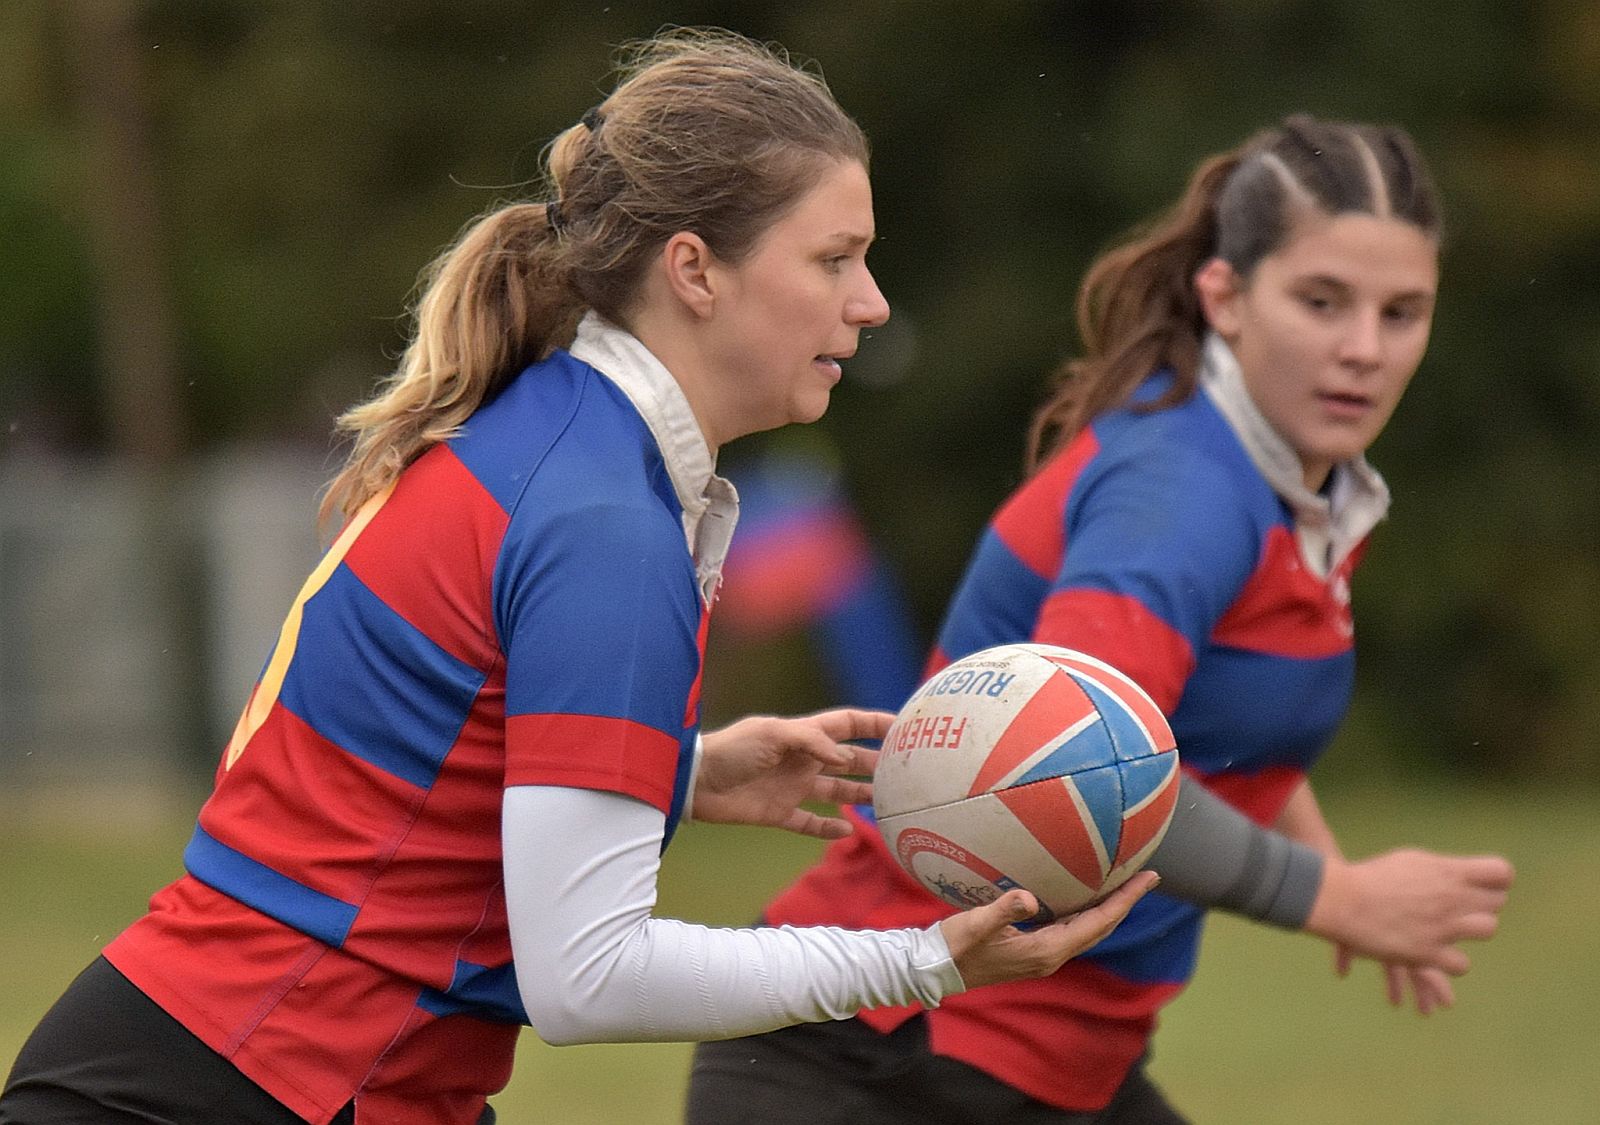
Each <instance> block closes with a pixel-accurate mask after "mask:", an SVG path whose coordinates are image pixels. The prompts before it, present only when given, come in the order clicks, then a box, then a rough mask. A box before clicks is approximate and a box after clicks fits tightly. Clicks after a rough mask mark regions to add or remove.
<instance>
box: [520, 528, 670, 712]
mask: <svg viewBox="0 0 1600 1125" xmlns="http://www.w3.org/2000/svg"><path fill="white" fill-rule="evenodd" d="M494 598H495V615H496V625H497V628H499V630H500V634H501V636H500V641H501V646H502V648H503V650H504V652H505V654H506V714H507V716H514V715H527V714H559V715H581V716H592V717H597V718H604V719H622V720H627V721H630V722H634V723H641V724H644V725H646V726H649V727H652V728H654V729H656V730H659V731H661V732H663V733H666V734H668V735H670V736H671V737H672V738H673V739H674V740H676V739H678V738H680V737H681V736H682V735H683V732H684V728H685V719H686V715H685V712H686V707H687V701H688V698H689V695H690V692H691V690H692V687H693V684H694V681H695V678H696V677H697V676H698V674H699V668H700V655H699V646H698V630H699V625H700V598H699V592H698V589H697V587H696V585H695V578H694V569H693V565H692V563H691V561H690V558H689V553H688V548H687V546H686V545H685V543H684V538H683V532H682V530H681V529H680V528H679V527H678V526H677V523H676V521H675V520H673V519H672V518H671V515H670V513H668V512H667V511H666V510H665V509H662V508H659V507H653V506H651V505H649V504H648V503H638V502H626V501H621V502H616V503H602V502H594V503H589V504H586V505H583V506H579V507H574V508H567V509H565V510H562V511H561V512H560V513H559V514H558V515H555V516H553V517H548V518H544V517H529V516H526V515H525V514H524V513H523V512H522V510H520V509H519V513H518V514H517V515H515V516H513V519H512V524H511V528H510V530H509V531H508V533H507V535H506V541H505V544H504V546H503V548H502V552H501V557H500V561H499V565H498V567H497V569H496V573H495V578H494Z"/></svg>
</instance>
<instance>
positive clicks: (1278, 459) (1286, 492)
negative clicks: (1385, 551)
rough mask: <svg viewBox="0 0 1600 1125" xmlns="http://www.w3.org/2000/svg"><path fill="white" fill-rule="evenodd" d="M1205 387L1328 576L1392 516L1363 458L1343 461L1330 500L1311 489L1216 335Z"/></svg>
mask: <svg viewBox="0 0 1600 1125" xmlns="http://www.w3.org/2000/svg"><path fill="white" fill-rule="evenodd" d="M1200 385H1201V386H1202V387H1203V388H1204V389H1205V392H1206V395H1207V396H1208V397H1209V398H1210V399H1211V402H1212V403H1213V404H1214V405H1215V406H1216V408H1217V410H1218V412H1219V413H1221V415H1222V417H1223V418H1224V419H1225V420H1226V421H1227V423H1228V425H1229V427H1230V428H1231V429H1232V430H1233V432H1234V434H1235V435H1236V436H1237V437H1238V439H1239V444H1240V445H1242V446H1244V449H1245V452H1246V453H1247V454H1249V457H1250V460H1251V461H1252V462H1253V463H1254V464H1255V466H1256V468H1257V469H1259V470H1260V472H1261V475H1262V476H1263V477H1265V478H1266V481H1267V484H1269V485H1270V486H1271V487H1272V490H1273V491H1274V492H1276V493H1277V494H1278V495H1279V496H1280V497H1282V498H1283V500H1284V502H1285V503H1286V504H1288V505H1289V508H1290V509H1291V510H1292V511H1293V512H1294V519H1295V531H1296V534H1297V535H1298V537H1299V539H1300V546H1301V553H1302V554H1303V555H1305V556H1306V561H1307V563H1309V564H1310V565H1311V566H1312V567H1313V568H1314V569H1315V570H1316V572H1317V573H1318V574H1321V575H1323V576H1324V577H1326V575H1327V574H1328V573H1329V572H1330V571H1331V570H1332V569H1333V568H1334V567H1335V566H1337V565H1338V564H1339V563H1340V562H1342V561H1343V560H1344V558H1345V556H1346V555H1348V554H1349V553H1350V551H1351V550H1352V549H1353V548H1354V547H1355V546H1356V544H1358V543H1360V542H1361V540H1362V539H1364V538H1366V536H1367V534H1368V533H1369V532H1370V531H1371V530H1372V529H1373V528H1374V527H1376V526H1377V525H1378V523H1379V521H1381V520H1382V519H1383V518H1384V516H1385V515H1387V514H1388V511H1389V486H1388V485H1387V484H1385V483H1384V480H1383V477H1382V476H1380V475H1379V474H1378V471H1377V470H1376V469H1374V468H1373V467H1372V466H1371V465H1370V464H1369V463H1368V462H1367V459H1366V458H1365V457H1363V456H1359V455H1358V456H1356V457H1353V458H1351V459H1350V460H1347V461H1340V462H1339V463H1338V464H1336V465H1334V466H1333V474H1332V478H1331V481H1330V484H1329V488H1328V489H1327V492H1326V494H1325V495H1324V494H1322V493H1317V492H1313V491H1312V490H1311V489H1309V488H1307V487H1306V482H1305V470H1304V469H1303V468H1302V466H1301V464H1300V458H1299V455H1297V454H1296V453H1295V451H1294V450H1293V449H1292V448H1291V447H1290V445H1289V443H1288V442H1287V441H1285V440H1284V439H1283V436H1282V435H1281V434H1279V433H1278V431H1277V430H1275V429H1273V428H1272V423H1270V422H1268V421H1267V419H1266V416H1265V415H1263V414H1262V413H1261V408H1260V407H1258V406H1257V405H1256V402H1255V399H1253V398H1251V397H1250V392H1249V390H1248V389H1247V388H1246V387H1245V385H1244V374H1243V373H1242V372H1241V371H1240V370H1239V361H1238V360H1237V359H1236V358H1234V354H1233V351H1232V350H1231V349H1230V348H1229V347H1228V345H1227V344H1226V343H1225V342H1224V341H1223V339H1222V337H1220V336H1218V335H1217V334H1216V333H1215V332H1210V333H1207V335H1206V339H1205V346H1204V348H1203V349H1202V350H1201V355H1200Z"/></svg>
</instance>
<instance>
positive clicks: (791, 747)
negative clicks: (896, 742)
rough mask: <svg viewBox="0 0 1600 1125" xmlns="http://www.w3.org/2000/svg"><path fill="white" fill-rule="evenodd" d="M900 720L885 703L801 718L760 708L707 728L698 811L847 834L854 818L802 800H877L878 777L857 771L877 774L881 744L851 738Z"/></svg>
mask: <svg viewBox="0 0 1600 1125" xmlns="http://www.w3.org/2000/svg"><path fill="white" fill-rule="evenodd" d="M893 721H894V716H893V715H891V714H889V713H888V712H886V711H861V710H856V709H853V708H841V709H839V710H836V711H822V712H819V713H818V714H815V715H804V716H801V717H799V718H794V719H780V718H774V717H771V716H766V715H760V716H753V717H751V718H748V719H740V720H739V721H738V722H736V723H733V724H731V725H729V726H726V727H723V728H722V729H721V730H719V731H711V732H708V733H706V734H705V735H703V736H702V738H701V747H700V770H699V773H698V775H697V777H696V779H695V787H694V794H693V809H692V813H691V815H692V816H693V818H694V819H695V820H703V821H707V822H711V823H719V824H755V825H760V826H763V827H770V828H786V829H788V830H789V831H790V832H798V833H800V834H801V835H803V836H816V837H818V838H819V839H823V840H837V839H839V838H840V837H843V836H848V835H850V833H851V831H852V828H851V825H850V822H849V821H848V820H845V819H843V818H842V817H836V816H820V815H818V814H817V813H814V812H811V811H810V810H808V809H803V808H801V807H800V806H801V804H802V803H804V802H806V801H824V802H827V803H829V804H835V805H851V804H858V803H861V802H865V801H870V800H872V785H871V784H870V783H869V782H866V781H857V780H852V778H853V777H867V776H870V775H871V774H872V771H873V769H874V768H875V767H876V765H877V763H878V752H877V751H876V750H869V749H867V748H866V747H864V746H854V745H851V744H850V742H849V741H848V740H850V739H858V738H866V739H878V738H882V737H883V736H884V735H885V734H887V733H888V731H889V724H890V723H891V722H893ZM841 775H842V776H841Z"/></svg>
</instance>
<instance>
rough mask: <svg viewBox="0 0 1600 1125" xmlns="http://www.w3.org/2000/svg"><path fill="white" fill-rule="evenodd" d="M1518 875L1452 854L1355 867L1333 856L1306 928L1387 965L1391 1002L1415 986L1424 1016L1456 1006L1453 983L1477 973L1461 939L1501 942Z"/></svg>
mask: <svg viewBox="0 0 1600 1125" xmlns="http://www.w3.org/2000/svg"><path fill="white" fill-rule="evenodd" d="M1514 874H1515V872H1514V871H1513V870H1512V867H1511V864H1510V863H1509V862H1508V861H1507V860H1505V859H1503V858H1502V857H1500V856H1493V855H1485V856H1448V855H1440V854H1438V853H1437V852H1428V851H1422V850H1421V849H1417V848H1402V849H1400V850H1398V851H1392V852H1385V853H1383V854H1382V855H1378V856H1373V857H1372V858H1370V859H1365V860H1361V861H1358V862H1354V863H1351V862H1349V861H1346V860H1342V859H1338V858H1336V857H1331V856H1330V857H1327V859H1326V862H1325V865H1324V867H1323V877H1322V887H1321V889H1320V890H1319V891H1318V892H1317V898H1316V901H1315V902H1314V903H1312V906H1311V915H1310V917H1309V918H1308V919H1307V920H1306V927H1305V928H1306V929H1307V930H1308V931H1309V932H1311V933H1314V934H1317V935H1319V936H1321V937H1324V938H1327V939H1328V940H1330V941H1332V942H1334V943H1335V945H1336V946H1338V947H1339V952H1338V953H1337V954H1336V958H1337V959H1336V962H1335V967H1336V968H1340V969H1347V968H1348V964H1349V960H1350V958H1352V957H1370V958H1372V959H1373V960H1376V961H1381V962H1384V963H1385V965H1386V972H1385V975H1386V978H1387V987H1388V992H1389V998H1390V1001H1391V1002H1392V1003H1400V1002H1401V1001H1402V1000H1403V998H1404V992H1403V986H1404V984H1405V983H1407V981H1406V979H1404V978H1409V983H1410V984H1411V985H1412V989H1413V991H1414V992H1415V994H1416V997H1417V1006H1418V1009H1419V1010H1421V1011H1423V1012H1424V1013H1426V1012H1429V1011H1432V1010H1433V1009H1434V1008H1435V1007H1449V1006H1450V1004H1451V1003H1453V1002H1454V994H1453V992H1452V990H1451V988H1450V985H1449V981H1448V979H1446V978H1448V977H1458V976H1461V975H1462V974H1463V973H1465V972H1466V971H1467V970H1468V968H1470V967H1471V961H1470V959H1469V958H1468V957H1467V955H1466V953H1465V952H1464V951H1463V950H1461V949H1460V948H1459V947H1458V943H1460V942H1462V941H1468V940H1471V941H1484V940H1487V939H1488V938H1490V937H1492V936H1494V932H1495V929H1496V928H1497V927H1498V925H1499V917H1500V911H1501V909H1502V908H1503V907H1504V906H1505V902H1506V896H1507V894H1508V892H1509V891H1510V889H1511V881H1512V878H1513V876H1514Z"/></svg>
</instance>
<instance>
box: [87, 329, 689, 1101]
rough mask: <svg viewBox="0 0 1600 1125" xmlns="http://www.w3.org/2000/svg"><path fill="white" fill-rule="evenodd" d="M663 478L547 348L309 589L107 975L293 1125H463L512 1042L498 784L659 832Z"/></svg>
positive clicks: (675, 659)
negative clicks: (651, 825) (354, 1119)
mask: <svg viewBox="0 0 1600 1125" xmlns="http://www.w3.org/2000/svg"><path fill="white" fill-rule="evenodd" d="M658 371H659V376H660V377H661V378H668V379H669V378H670V377H669V376H666V373H665V371H664V369H659V366H658ZM669 391H670V392H671V393H676V394H678V395H679V397H680V398H681V392H678V391H677V390H676V386H675V384H674V385H672V386H671V387H670V388H669ZM681 406H682V410H683V411H685V412H686V411H687V403H686V402H685V403H682V404H681ZM674 420H675V421H676V420H678V419H676V418H675V419H674ZM695 432H698V431H695ZM671 469H672V466H671V465H669V464H668V460H667V458H665V457H664V455H663V452H662V448H661V446H660V444H659V443H658V442H657V440H656V438H655V437H654V436H653V434H652V430H651V427H650V425H649V424H648V423H647V421H646V419H645V418H644V417H642V416H641V414H640V411H639V409H638V408H636V406H635V405H634V403H633V401H631V400H630V397H629V395H628V394H626V393H625V392H624V390H623V388H622V387H621V386H619V385H618V384H617V383H616V382H613V381H612V379H610V378H607V377H605V376H603V375H602V374H601V373H600V372H599V371H597V370H596V369H595V368H594V367H592V366H590V365H588V364H586V363H583V362H581V361H580V360H578V359H576V358H574V357H573V356H572V355H571V354H569V353H567V352H560V351H558V352H556V353H555V354H554V355H553V356H552V357H551V358H549V359H548V360H545V361H543V362H541V363H538V364H536V365H534V366H533V367H530V368H529V369H528V370H526V371H525V372H523V373H522V374H521V375H520V376H519V377H517V378H516V379H515V380H514V381H512V382H511V383H510V384H509V385H508V386H507V387H506V388H505V389H504V390H503V391H502V392H501V393H500V394H498V395H497V396H496V397H495V398H494V399H493V400H492V401H491V402H489V403H488V404H487V405H485V406H483V407H482V408H481V409H479V410H478V411H477V412H476V413H475V414H474V415H473V416H472V418H471V419H470V420H469V421H468V423H467V424H466V426H465V427H464V428H463V430H462V432H461V433H460V435H459V436H457V437H455V438H454V439H452V440H450V441H447V442H444V443H441V444H438V445H435V446H433V447H431V448H430V449H428V450H427V452H425V453H424V454H423V455H422V456H421V457H419V458H418V459H417V460H416V461H415V462H414V463H413V464H412V465H410V466H409V467H408V468H407V469H406V470H405V471H404V472H403V473H401V475H400V477H399V479H398V481H397V482H396V483H395V485H394V486H393V487H392V488H391V489H390V490H388V491H386V492H385V493H383V494H381V495H379V496H377V497H375V498H374V499H373V500H372V501H371V502H369V503H368V505H367V506H366V507H365V508H364V509H362V511H361V512H360V513H359V514H358V515H357V516H356V517H355V518H354V519H353V520H352V521H351V522H350V523H349V524H348V525H347V527H346V528H345V529H344V532H343V534H341V536H340V537H339V539H338V540H337V541H336V542H335V544H334V546H333V547H332V548H331V549H330V550H329V551H328V553H327V555H326V556H325V557H324V559H323V560H322V562H321V564H320V565H319V566H318V568H317V569H316V571H315V572H314V573H313V575H312V576H311V578H310V579H309V580H308V581H307V583H306V585H305V587H304V589H303V590H302V591H301V594H300V596H299V598H298V599H297V600H296V602H295V603H294V606H293V608H292V610H291V612H290V614H289V618H288V621H287V622H286V623H285V625H284V627H283V631H282V633H281V635H280V637H279V639H278V642H277V647H276V649H275V650H274V652H273V654H272V657H271V659H270V660H269V662H268V664H267V667H266V670H265V671H264V673H263V675H262V677H261V680H260V682H259V683H258V684H257V685H256V688H255V691H254V694H253V696H252V698H251V701H250V705H249V706H248V708H247V709H246V711H245V714H244V716H243V717H242V718H241V720H240V726H239V730H238V732H237V733H236V734H235V737H234V740H233V742H232V743H231V744H230V746H229V748H228V751H227V753H226V754H225V756H224V759H223V762H222V764H221V766H220V768H219V769H218V771H217V776H216V786H215V789H214V791H213V793H212V795H211V796H210V798H209V799H208V800H207V801H206V803H205V805H204V807H203V808H202V809H201V811H200V814H199V820H198V825H197V827H196V829H195V832H194V835H193V838H192V840H191V842H190V844H189V846H188V848H187V850H186V852H185V856H184V861H185V866H186V869H187V875H186V876H185V877H183V878H181V879H179V880H178V881H177V882H176V883H174V884H173V885H171V886H170V887H168V888H166V889H164V890H162V891H160V892H159V893H158V894H157V895H156V896H155V897H154V899H153V900H152V903H151V910H150V913H149V914H148V915H147V916H146V917H144V918H143V919H141V920H140V921H138V922H136V923H135V924H134V925H133V926H132V927H131V928H130V929H129V930H127V931H126V932H125V933H124V934H122V935H121V936H120V937H119V938H118V939H117V940H116V941H115V942H113V943H112V945H111V946H110V947H109V948H108V950H107V956H108V957H109V959H110V960H111V961H112V962H113V963H114V964H115V965H116V966H117V967H118V968H119V969H120V970H121V971H122V972H123V973H124V974H126V975H127V976H128V977H130V978H131V979H132V980H133V982H134V983H135V984H136V985H138V986H139V987H140V988H141V989H143V990H144V991H145V992H146V993H147V994H149V995H150V996H151V997H152V998H153V999H154V1000H155V1001H156V1002H157V1003H159V1004H161V1005H162V1006H163V1007H164V1008H166V1009H167V1010H168V1011H169V1012H171V1013H172V1014H173V1015H174V1016H175V1017H177V1018H178V1019H179V1020H180V1021H182V1022H183V1023H184V1024H185V1025H186V1026H188V1027H189V1028H190V1030H192V1031H193V1032H194V1033H195V1034H197V1035H198V1036H199V1037H200V1038H201V1039H203V1040H204V1041H205V1042H207V1043H208V1044H209V1045H211V1046H212V1047H213V1048H215V1049H216V1050H218V1051H219V1052H221V1053H222V1054H223V1055H225V1056H226V1057H228V1058H230V1059H232V1060H233V1061H234V1062H235V1064H236V1065H238V1066H239V1068H240V1069H241V1070H242V1071H244V1073H246V1074H247V1075H248V1076H249V1077H251V1078H252V1079H254V1080H255V1081H256V1082H257V1083H259V1084H260V1085H261V1086H263V1087H264V1088H265V1089H267V1091H268V1092H270V1093H271V1094H273V1095H274V1096H275V1097H277V1098H278V1099H279V1100H281V1101H283V1102H284V1103H285V1104H287V1105H288V1106H289V1107H290V1108H291V1109H293V1110H294V1111H295V1112H297V1113H299V1114H301V1115H302V1116H304V1117H306V1118H308V1119H309V1120H312V1121H326V1120H328V1118H329V1117H330V1116H331V1115H332V1114H333V1113H335V1112H336V1111H337V1110H338V1109H339V1108H340V1107H341V1106H343V1105H344V1104H345V1103H346V1102H347V1101H348V1100H349V1099H350V1098H351V1097H352V1096H356V1095H359V1101H358V1114H359V1115H361V1116H364V1115H365V1114H366V1113H372V1114H374V1115H375V1117H376V1119H379V1120H384V1121H395V1122H419V1123H421V1122H429V1123H438V1122H451V1121H476V1120H477V1115H478V1112H479V1110H480V1109H481V1107H482V1105H483V1101H484V1098H485V1096H486V1095H487V1094H489V1093H492V1092H494V1091H495V1090H497V1089H499V1088H501V1087H502V1086H503V1085H504V1084H505V1082H506V1080H507V1078H508V1077H509V1073H510V1066H511V1056H512V1049H513V1045H514V1040H515V1036H516V1033H517V1028H518V1026H519V1025H520V1024H521V1023H524V1022H525V1015H524V1012H523V1007H522V1003H521V1000H520V997H519V993H518V990H517V982H516V978H515V974H514V971H513V967H512V957H511V946H510V939H509V934H508V926H507V920H506V909H505V900H504V891H503V884H502V873H501V845H500V808H501V799H502V793H503V790H504V789H505V788H506V787H508V786H517V785H555V786H567V787H579V788H592V789H601V790H607V791H612V792H617V793H622V794H626V795H629V796H632V797H636V798H638V799H639V800H641V801H645V802H648V803H649V804H651V805H653V806H655V807H656V808H658V809H660V810H662V812H664V813H665V814H666V815H667V825H668V833H669V835H670V832H671V829H672V827H673V826H674V825H675V824H676V822H677V820H678V818H679V816H680V814H681V812H682V809H683V804H684V800H685V794H686V791H687V787H688V782H689V776H690V772H691V767H692V761H693V753H694V742H695V738H696V736H697V733H698V714H697V712H698V694H699V675H700V669H701V664H702V656H703V651H702V650H703V644H704V637H705V623H706V613H707V604H706V600H705V597H704V595H703V589H704V587H703V576H701V575H697V573H696V564H695V560H694V559H693V558H692V556H691V554H690V551H689V546H688V542H687V541H686V534H685V521H684V513H683V506H682V504H681V502H680V500H679V498H678V494H677V492H676V491H675V485H674V479H673V476H672V472H671ZM358 1119H360V1118H359V1117H358Z"/></svg>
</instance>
